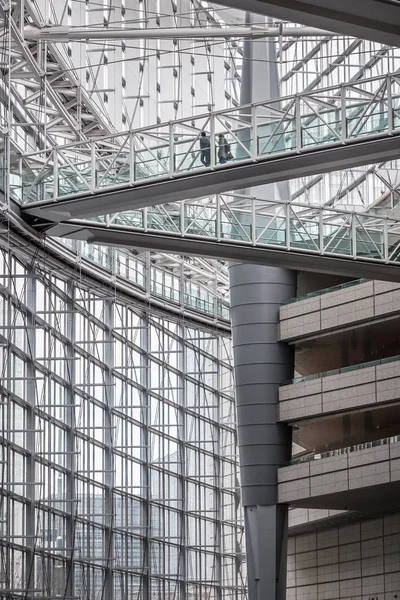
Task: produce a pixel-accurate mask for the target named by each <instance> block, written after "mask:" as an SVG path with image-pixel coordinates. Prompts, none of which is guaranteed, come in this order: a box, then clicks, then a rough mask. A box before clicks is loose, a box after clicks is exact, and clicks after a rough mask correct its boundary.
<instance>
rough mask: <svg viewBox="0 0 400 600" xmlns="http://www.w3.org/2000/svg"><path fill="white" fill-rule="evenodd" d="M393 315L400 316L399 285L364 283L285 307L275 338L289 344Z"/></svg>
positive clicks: (378, 282)
mask: <svg viewBox="0 0 400 600" xmlns="http://www.w3.org/2000/svg"><path fill="white" fill-rule="evenodd" d="M394 315H399V316H400V285H399V284H398V283H390V282H385V281H368V282H365V283H361V284H358V285H352V286H350V287H347V288H343V289H340V290H335V291H332V292H328V293H326V294H321V295H319V296H314V297H312V298H305V299H304V300H299V301H298V302H292V303H290V304H285V305H284V306H282V307H281V309H280V326H279V338H280V340H281V341H292V340H297V339H302V338H307V337H311V336H313V335H316V334H320V333H324V332H328V331H332V330H335V329H340V328H342V327H348V326H350V325H353V324H361V323H363V322H366V321H369V320H371V319H376V320H379V318H383V317H388V316H394Z"/></svg>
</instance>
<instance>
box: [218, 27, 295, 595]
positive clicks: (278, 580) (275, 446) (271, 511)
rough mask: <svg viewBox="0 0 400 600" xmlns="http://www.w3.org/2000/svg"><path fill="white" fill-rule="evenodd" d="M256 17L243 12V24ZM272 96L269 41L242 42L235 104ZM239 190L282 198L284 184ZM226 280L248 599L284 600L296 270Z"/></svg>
mask: <svg viewBox="0 0 400 600" xmlns="http://www.w3.org/2000/svg"><path fill="white" fill-rule="evenodd" d="M260 19H261V17H259V16H254V19H253V18H252V16H251V15H248V17H247V22H248V23H252V22H259V21H260ZM277 96H279V85H278V74H277V67H276V55H275V46H274V43H273V42H268V41H265V40H257V41H253V40H248V41H246V42H245V45H244V57H243V69H242V88H241V103H242V104H247V103H250V102H257V101H258V100H263V99H267V98H273V97H274V98H276V97H277ZM245 191H246V193H250V194H254V195H256V196H257V197H262V195H263V194H265V197H266V198H271V197H273V196H275V197H276V198H277V199H281V200H282V199H285V200H288V199H289V188H288V185H287V184H286V183H282V184H277V185H269V186H263V187H261V188H260V187H258V188H257V189H255V188H254V189H247V190H245ZM229 278H230V293H231V319H232V336H233V353H234V368H235V381H236V402H237V418H238V440H239V456H240V476H241V493H242V504H243V506H244V513H245V533H246V553H247V570H248V588H249V600H284V599H285V598H286V569H287V526H288V509H287V507H286V506H282V505H278V504H277V483H278V482H277V471H278V468H279V466H281V465H283V464H284V463H285V462H287V461H288V460H289V459H290V454H291V430H290V428H289V427H287V426H286V425H282V424H280V423H278V422H277V418H278V389H279V385H280V384H281V383H282V382H284V381H285V380H287V379H289V378H291V377H292V376H293V356H292V352H291V349H290V348H289V346H287V345H286V344H282V343H279V342H278V337H277V336H278V319H279V307H280V305H281V304H282V303H283V302H285V301H286V300H287V299H289V298H291V297H293V296H294V295H295V294H296V274H295V273H294V272H292V271H288V270H285V269H278V268H274V267H266V266H265V267H264V266H258V265H257V266H256V265H249V264H245V263H235V264H232V265H230V268H229Z"/></svg>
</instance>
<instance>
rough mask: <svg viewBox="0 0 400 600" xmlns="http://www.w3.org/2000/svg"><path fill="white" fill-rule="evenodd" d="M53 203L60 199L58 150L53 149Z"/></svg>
mask: <svg viewBox="0 0 400 600" xmlns="http://www.w3.org/2000/svg"><path fill="white" fill-rule="evenodd" d="M53 179H54V180H53V201H54V202H56V200H57V198H58V149H57V148H54V149H53Z"/></svg>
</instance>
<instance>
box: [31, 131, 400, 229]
mask: <svg viewBox="0 0 400 600" xmlns="http://www.w3.org/2000/svg"><path fill="white" fill-rule="evenodd" d="M398 156H399V136H389V137H388V136H386V137H384V138H383V139H373V140H369V141H364V142H357V141H354V142H352V143H350V144H348V145H343V146H335V147H331V148H327V149H324V150H314V151H310V152H304V153H300V154H292V155H291V156H284V157H280V158H271V157H270V158H267V159H263V160H258V161H255V162H250V163H248V162H246V163H245V164H243V163H242V164H240V165H236V164H228V166H222V168H221V166H218V167H216V168H215V170H208V171H205V172H203V173H196V174H191V173H186V174H185V175H181V176H173V177H171V178H164V179H158V180H157V181H154V182H150V181H149V182H147V183H146V182H144V183H137V184H135V185H134V186H128V185H125V186H121V187H120V188H118V189H115V188H114V189H112V190H111V189H110V190H107V189H105V190H104V191H101V190H99V191H94V192H93V193H86V194H85V195H82V196H74V197H69V198H65V199H60V200H58V201H56V202H55V201H45V202H35V203H31V204H26V205H25V206H24V207H23V208H22V213H24V214H26V215H30V216H33V217H37V218H41V219H44V220H47V221H54V222H60V221H65V220H68V219H74V218H75V219H80V218H86V217H92V216H98V215H103V214H109V213H115V212H120V211H125V210H136V209H138V208H142V207H146V206H154V205H157V204H164V203H168V202H177V201H181V200H187V199H190V198H198V197H200V196H202V197H204V196H206V195H211V194H218V193H221V192H225V191H228V190H236V189H243V188H248V187H254V186H259V185H265V184H267V183H274V182H278V181H285V180H288V179H294V178H298V177H305V176H307V175H313V174H316V173H323V172H329V171H337V170H340V169H348V168H353V167H357V166H361V165H365V164H370V163H375V162H383V161H388V160H394V159H397V158H398Z"/></svg>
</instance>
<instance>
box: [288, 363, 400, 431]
mask: <svg viewBox="0 0 400 600" xmlns="http://www.w3.org/2000/svg"><path fill="white" fill-rule="evenodd" d="M399 400H400V361H399V360H393V361H390V362H387V363H384V364H381V365H374V366H371V367H364V368H362V369H357V368H355V369H354V370H352V371H348V372H345V373H338V374H335V375H326V376H325V377H319V378H317V379H311V380H309V381H301V382H298V383H293V384H290V385H284V386H281V387H280V389H279V419H280V420H281V421H285V422H291V421H298V420H300V419H308V418H313V417H319V416H322V415H328V414H334V413H339V412H342V411H351V410H360V409H363V408H371V407H372V408H374V407H377V406H381V405H382V404H386V403H392V402H398V401H399Z"/></svg>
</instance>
